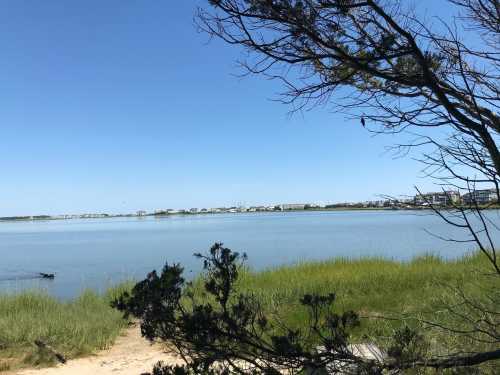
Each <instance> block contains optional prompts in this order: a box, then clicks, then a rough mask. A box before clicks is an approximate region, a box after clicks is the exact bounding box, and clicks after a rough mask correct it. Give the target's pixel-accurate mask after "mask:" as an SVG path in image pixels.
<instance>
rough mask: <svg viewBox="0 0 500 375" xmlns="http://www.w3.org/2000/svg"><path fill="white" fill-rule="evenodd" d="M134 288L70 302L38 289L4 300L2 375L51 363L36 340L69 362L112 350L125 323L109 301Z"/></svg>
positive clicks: (0, 303) (0, 307)
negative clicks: (5, 372)
mask: <svg viewBox="0 0 500 375" xmlns="http://www.w3.org/2000/svg"><path fill="white" fill-rule="evenodd" d="M130 285H131V284H130V283H126V284H123V285H120V286H117V287H114V288H112V289H109V290H108V291H107V292H106V293H105V294H103V295H100V294H97V293H95V292H92V291H85V292H83V293H82V294H81V295H80V296H79V297H78V298H76V299H75V300H72V301H68V302H61V301H59V300H57V299H56V298H54V297H51V296H49V295H48V294H46V293H45V292H43V291H38V290H34V291H27V292H23V293H20V294H4V295H0V370H1V369H2V368H3V369H9V368H17V367H21V366H23V365H28V364H29V365H40V364H47V363H50V362H53V361H54V357H53V355H51V354H50V353H48V352H46V351H44V350H42V349H40V348H38V347H37V346H36V345H34V342H35V340H42V341H43V342H45V343H46V344H48V345H50V346H51V347H52V348H54V349H55V350H56V351H58V352H59V353H61V354H63V355H64V356H66V357H68V358H74V357H78V356H82V355H88V354H91V353H93V352H95V351H96V350H100V349H105V348H108V347H109V346H110V345H111V344H112V343H113V342H114V340H115V339H116V337H117V336H118V335H119V334H120V331H121V330H122V329H123V328H124V327H125V326H126V324H127V322H126V321H125V320H123V319H122V315H121V314H120V313H119V312H118V311H116V310H114V309H112V308H111V307H110V301H111V300H112V299H113V298H114V297H115V296H117V295H118V294H119V293H120V292H121V291H123V290H125V289H128V288H130Z"/></svg>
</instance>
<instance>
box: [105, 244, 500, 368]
mask: <svg viewBox="0 0 500 375" xmlns="http://www.w3.org/2000/svg"><path fill="white" fill-rule="evenodd" d="M196 256H197V257H198V258H200V259H201V261H202V262H203V264H204V273H203V274H202V275H201V276H200V277H199V278H198V279H197V280H195V281H194V283H188V282H186V281H185V280H184V278H183V276H182V274H183V269H182V267H181V266H179V265H176V264H174V265H169V264H166V265H165V267H164V268H163V269H162V272H161V273H157V272H156V271H153V272H151V273H149V274H148V275H147V278H146V279H145V280H143V281H141V282H139V283H137V284H136V285H135V286H134V288H133V289H132V291H131V292H130V293H125V294H124V295H122V296H121V297H120V298H118V299H117V300H116V301H114V302H113V305H114V306H115V307H116V308H117V309H119V310H120V311H123V312H124V313H125V316H129V315H132V316H134V317H136V318H139V319H140V321H141V330H142V333H143V335H144V337H146V338H147V339H149V340H151V341H156V340H160V341H163V342H168V343H169V345H170V348H171V350H172V352H174V353H177V354H181V355H182V356H183V358H184V359H185V361H186V363H185V365H184V366H170V365H168V364H165V365H163V364H158V365H157V366H156V367H155V369H154V370H153V374H155V375H181V374H186V375H191V374H214V375H215V374H217V375H227V374H231V373H241V374H249V375H250V374H252V375H254V374H266V375H271V374H272V375H274V374H280V373H282V372H283V371H284V370H285V371H286V372H287V373H297V374H298V373H303V372H304V371H306V373H309V372H310V371H313V372H312V373H315V374H316V373H317V374H323V373H324V370H325V369H329V370H328V371H329V372H328V373H338V371H340V372H339V373H346V371H348V373H353V374H354V373H355V374H357V375H361V374H364V375H381V374H383V373H398V374H399V373H405V374H406V373H412V374H417V373H418V374H423V373H428V371H427V370H428V369H429V371H430V372H432V371H434V370H446V371H448V372H446V373H449V374H457V373H458V372H457V371H460V373H467V374H472V373H476V372H478V371H483V372H484V373H494V372H493V371H494V370H493V369H494V366H495V365H498V363H496V364H495V363H493V362H490V363H486V362H489V361H495V360H497V359H498V358H499V357H498V356H499V354H500V353H499V351H498V347H497V346H495V343H496V341H491V340H492V339H493V340H495V337H496V328H495V327H497V326H498V325H500V321H498V315H494V314H496V313H491V312H492V311H493V312H494V311H496V310H495V309H496V308H497V307H498V306H496V303H497V301H500V298H499V297H500V295H498V294H499V292H498V286H499V285H498V278H496V277H491V275H490V277H485V275H484V265H485V264H487V263H483V261H482V258H480V257H479V256H478V255H472V256H468V257H464V258H462V259H460V260H457V261H449V262H445V261H443V260H441V259H439V258H437V257H433V256H425V257H420V258H417V259H415V260H413V261H411V262H408V263H396V262H391V261H385V260H381V259H366V260H359V261H356V260H353V261H349V260H345V259H339V260H334V261H331V262H323V263H313V264H303V265H297V266H295V267H281V268H278V269H274V270H269V271H266V272H261V273H252V272H250V271H248V270H247V269H245V267H244V265H243V260H244V259H245V258H244V257H243V258H241V257H240V255H239V254H238V253H235V252H232V251H231V250H230V249H228V248H225V247H223V246H222V244H220V243H216V244H215V245H214V246H212V247H211V249H210V252H209V253H208V254H206V255H203V254H196ZM478 269H483V273H482V274H481V273H479V272H475V271H477V270H478ZM485 292H486V293H485ZM464 296H466V298H467V299H464V298H463V297H464ZM457 307H458V308H459V310H458V314H457V313H456V311H457ZM478 314H479V315H480V317H481V319H479V320H476V316H477V315H478ZM464 317H465V318H466V319H463V318H464ZM471 323H472V325H473V327H472V328H473V330H472V331H470V330H469V327H468V326H469V325H470V324H471ZM446 327H451V329H447V328H446ZM434 328H438V329H434ZM355 343H364V344H368V345H373V344H375V345H376V347H378V348H381V349H382V351H381V352H380V351H379V349H377V351H379V353H381V354H380V356H379V357H378V358H377V359H369V358H366V357H364V356H362V355H359V354H355V352H354V351H352V350H355V349H352V346H351V345H352V344H355ZM365 347H366V346H365ZM384 352H385V354H383V353H384ZM457 353H458V354H457ZM478 365H479V366H480V368H479V367H477V366H478ZM472 366H475V367H472ZM492 366H493V367H492ZM490 370H491V371H490ZM308 371H309V372H308ZM332 371H333V372H332ZM336 371H337V372H336ZM464 371H466V372H464Z"/></svg>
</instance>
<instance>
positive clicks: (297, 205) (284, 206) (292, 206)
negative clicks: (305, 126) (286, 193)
mask: <svg viewBox="0 0 500 375" xmlns="http://www.w3.org/2000/svg"><path fill="white" fill-rule="evenodd" d="M280 207H281V210H282V211H287V210H303V209H304V208H305V207H306V205H305V203H292V204H282V205H281V206H280Z"/></svg>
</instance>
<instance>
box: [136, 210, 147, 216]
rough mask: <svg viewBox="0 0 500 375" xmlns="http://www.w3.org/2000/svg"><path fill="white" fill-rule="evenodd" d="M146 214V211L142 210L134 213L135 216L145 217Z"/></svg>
mask: <svg viewBox="0 0 500 375" xmlns="http://www.w3.org/2000/svg"><path fill="white" fill-rule="evenodd" d="M146 214H147V212H146V211H144V210H139V211H137V213H136V215H137V216H146Z"/></svg>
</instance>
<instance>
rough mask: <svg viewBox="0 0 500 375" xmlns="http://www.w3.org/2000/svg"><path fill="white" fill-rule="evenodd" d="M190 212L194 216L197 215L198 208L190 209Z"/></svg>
mask: <svg viewBox="0 0 500 375" xmlns="http://www.w3.org/2000/svg"><path fill="white" fill-rule="evenodd" d="M189 212H191V213H192V214H195V213H197V212H198V209H197V208H190V209H189Z"/></svg>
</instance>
